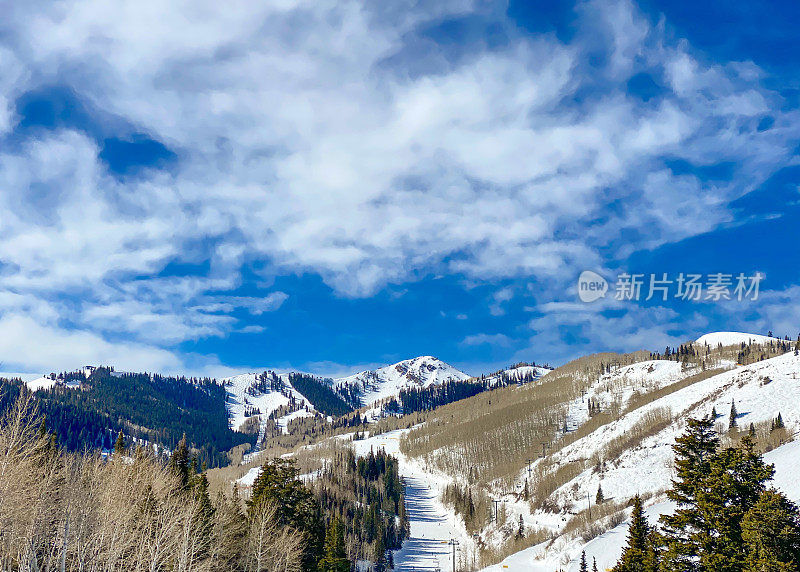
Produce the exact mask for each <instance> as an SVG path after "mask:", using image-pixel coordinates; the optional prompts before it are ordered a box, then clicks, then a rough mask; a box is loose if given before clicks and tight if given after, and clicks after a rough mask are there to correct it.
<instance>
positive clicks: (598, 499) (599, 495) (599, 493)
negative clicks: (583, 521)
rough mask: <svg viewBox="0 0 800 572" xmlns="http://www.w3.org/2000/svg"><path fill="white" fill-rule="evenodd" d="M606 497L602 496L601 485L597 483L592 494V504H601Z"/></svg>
mask: <svg viewBox="0 0 800 572" xmlns="http://www.w3.org/2000/svg"><path fill="white" fill-rule="evenodd" d="M605 500H606V498H605V497H604V496H603V486H602V485H597V494H596V495H595V496H594V504H603V501H605Z"/></svg>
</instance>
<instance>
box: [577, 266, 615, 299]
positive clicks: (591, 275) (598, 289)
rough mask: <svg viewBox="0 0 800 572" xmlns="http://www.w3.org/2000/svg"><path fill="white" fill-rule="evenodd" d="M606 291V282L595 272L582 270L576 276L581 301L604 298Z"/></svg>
mask: <svg viewBox="0 0 800 572" xmlns="http://www.w3.org/2000/svg"><path fill="white" fill-rule="evenodd" d="M606 292H608V282H606V279H605V278H603V277H602V276H600V275H599V274H598V273H597V272H592V271H591V270H584V271H583V272H581V275H580V276H579V277H578V297H579V298H580V299H581V302H587V303H588V302H594V301H595V300H597V299H598V298H605V297H606Z"/></svg>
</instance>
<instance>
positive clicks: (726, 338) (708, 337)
mask: <svg viewBox="0 0 800 572" xmlns="http://www.w3.org/2000/svg"><path fill="white" fill-rule="evenodd" d="M779 340H780V338H774V337H773V338H770V337H769V336H762V335H759V334H746V333H743V332H712V333H710V334H705V335H704V336H700V337H699V338H697V342H695V343H697V344H698V345H704V344H706V345H708V346H710V347H712V348H713V347H716V346H719V345H722V346H735V345H739V344H767V343H769V342H776V341H779Z"/></svg>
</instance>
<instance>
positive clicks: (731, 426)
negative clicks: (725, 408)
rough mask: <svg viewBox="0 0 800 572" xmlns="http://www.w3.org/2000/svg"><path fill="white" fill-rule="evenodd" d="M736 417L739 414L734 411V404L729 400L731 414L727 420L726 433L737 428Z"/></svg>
mask: <svg viewBox="0 0 800 572" xmlns="http://www.w3.org/2000/svg"><path fill="white" fill-rule="evenodd" d="M738 416H739V413H738V412H737V411H736V403H734V401H733V399H731V413H730V417H729V420H728V431H735V430H736V429H737V428H738V427H739V423H738V421H736V418H737V417H738Z"/></svg>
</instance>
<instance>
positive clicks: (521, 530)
mask: <svg viewBox="0 0 800 572" xmlns="http://www.w3.org/2000/svg"><path fill="white" fill-rule="evenodd" d="M523 538H525V521H524V520H522V515H521V514H520V515H519V525H518V526H517V539H518V540H521V539H523Z"/></svg>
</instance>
